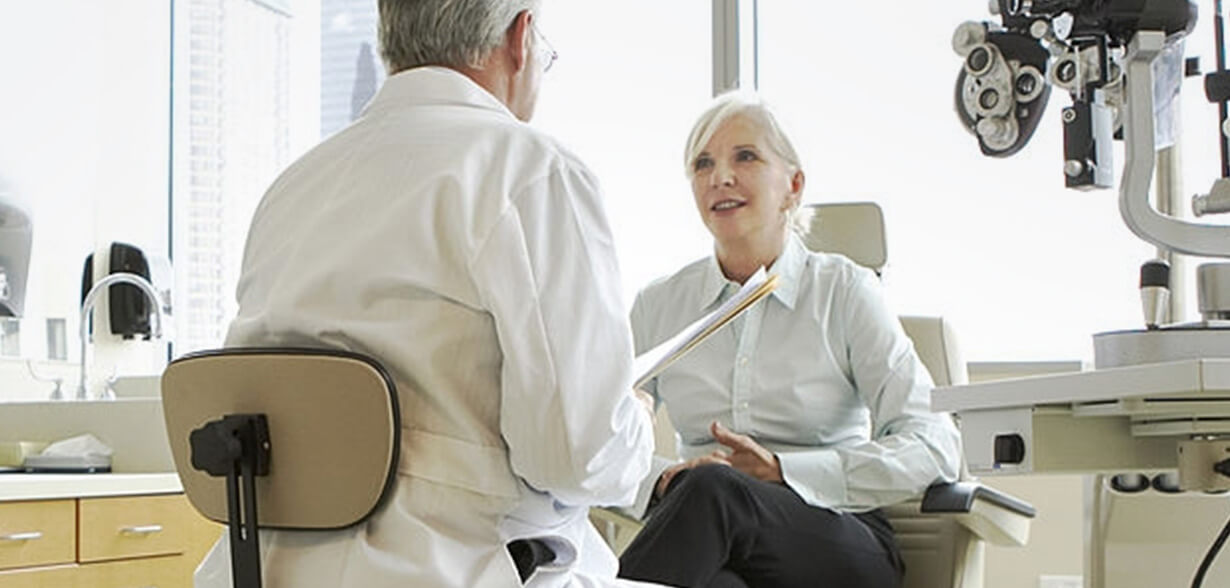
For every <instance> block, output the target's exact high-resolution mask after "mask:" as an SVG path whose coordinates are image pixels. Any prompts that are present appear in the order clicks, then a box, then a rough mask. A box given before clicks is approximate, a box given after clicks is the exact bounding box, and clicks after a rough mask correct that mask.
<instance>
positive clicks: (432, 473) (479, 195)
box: [197, 68, 653, 588]
mask: <svg viewBox="0 0 1230 588" xmlns="http://www.w3.org/2000/svg"><path fill="white" fill-rule="evenodd" d="M238 299H239V314H238V317H237V318H236V319H235V321H234V322H233V323H232V324H231V328H230V332H229V334H228V337H227V345H228V346H249V345H286V346H301V345H309V346H327V347H333V348H341V349H348V350H353V351H357V352H360V353H365V354H368V355H371V356H373V357H375V358H377V359H379V360H380V361H381V362H382V363H383V364H384V366H385V368H386V369H388V371H389V373H390V374H391V375H392V377H393V379H394V381H395V383H396V385H397V387H398V391H399V394H400V398H401V408H402V413H403V415H402V418H403V423H402V426H403V429H404V430H403V446H402V457H401V463H400V466H399V470H398V476H397V481H396V485H395V487H394V488H393V490H392V496H391V499H390V500H389V502H388V503H387V504H386V506H385V507H384V508H383V509H382V510H380V511H379V512H377V513H376V514H375V515H374V516H373V517H372V518H371V519H369V520H368V521H367V522H366V523H364V524H361V525H359V526H357V527H354V528H351V529H346V530H342V531H332V532H324V533H319V532H301V531H300V532H293V531H269V532H262V549H263V551H264V552H265V553H264V557H263V561H264V563H263V566H264V567H263V569H264V575H265V579H266V584H265V585H266V586H268V587H270V588H290V587H294V588H311V587H316V586H319V587H322V588H324V587H328V588H338V587H355V588H358V587H363V588H378V587H382V586H389V587H392V586H397V587H399V588H400V587H405V586H416V587H436V586H440V587H446V586H447V587H454V586H455V587H464V588H471V587H485V586H519V585H520V582H519V580H518V578H517V575H516V571H515V568H514V566H513V563H512V560H511V558H510V557H509V555H508V553H507V551H506V549H505V544H506V543H507V542H508V541H510V540H513V539H516V538H523V537H541V538H544V539H546V540H547V541H548V543H549V544H550V545H551V546H552V547H554V549H555V551H556V552H557V554H558V560H557V562H556V563H555V564H553V565H550V566H546V567H543V568H540V569H539V571H538V572H537V573H536V575H535V576H533V577H532V578H531V579H530V581H529V583H528V585H530V586H542V587H546V586H611V585H628V584H629V583H623V582H617V581H616V580H614V575H615V572H616V568H617V561H616V559H615V558H614V556H613V554H612V553H611V552H610V550H609V549H608V548H607V547H606V545H605V544H603V543H602V541H601V539H600V538H599V536H598V535H597V533H596V532H595V531H594V529H593V528H592V526H591V525H590V523H589V521H588V519H587V509H588V507H589V506H592V505H614V504H629V503H631V501H632V500H633V497H634V494H635V491H636V488H637V483H638V482H639V481H640V479H641V477H642V476H644V475H645V474H646V472H647V471H648V468H649V463H650V455H651V453H652V443H653V441H652V425H651V422H650V420H649V416H648V413H647V411H646V410H645V409H644V408H642V406H641V405H640V404H639V403H638V402H637V401H636V399H635V397H634V396H633V395H632V393H631V391H630V388H631V358H632V339H631V333H630V330H629V328H628V324H627V319H626V314H625V311H624V304H623V302H622V300H621V296H620V284H619V274H618V268H617V267H616V263H615V255H614V250H613V247H612V242H611V233H610V230H609V227H608V225H607V223H606V220H605V215H604V212H603V208H602V204H601V202H600V194H599V190H598V186H597V183H596V182H595V180H594V178H593V176H592V175H591V174H590V172H589V171H588V170H587V169H586V168H585V166H584V165H582V164H581V163H580V162H579V161H578V160H577V159H576V158H575V157H573V156H572V155H571V154H569V153H568V152H567V151H565V150H563V149H562V148H560V147H559V146H558V145H557V144H556V143H555V142H554V141H552V140H551V139H550V138H548V137H546V136H544V135H543V134H541V133H539V132H537V131H535V130H534V129H533V128H531V127H529V126H527V125H525V124H522V123H521V122H519V121H517V120H516V119H515V118H514V117H513V116H512V114H511V113H510V112H509V111H508V110H507V109H506V108H505V107H504V106H503V105H502V104H501V103H500V102H498V101H497V100H496V99H495V98H494V97H493V96H492V95H490V94H489V93H487V92H486V91H484V90H483V89H482V88H481V87H480V86H478V85H477V84H475V83H473V82H472V81H471V80H470V79H468V78H466V77H464V76H462V75H460V74H458V73H456V72H454V71H452V70H448V69H444V68H420V69H415V70H411V71H408V72H403V73H400V74H397V75H394V76H391V77H390V78H389V79H388V80H387V81H386V83H385V85H384V87H383V88H382V89H381V90H380V92H379V93H378V94H377V96H376V97H375V98H374V100H373V101H372V103H371V105H369V106H368V108H367V110H366V111H365V112H364V114H363V116H362V117H361V118H360V119H359V120H358V121H357V122H355V124H353V125H352V126H350V127H349V128H347V129H345V130H343V131H341V132H340V133H338V134H337V135H335V136H333V137H331V138H330V139H328V140H326V141H325V142H323V143H322V144H321V145H319V146H318V147H316V148H315V149H313V150H312V151H311V152H309V153H308V154H307V155H305V156H304V157H303V158H301V159H300V160H299V161H297V162H296V163H294V164H293V165H292V166H291V167H290V168H288V169H287V170H286V171H285V172H284V173H283V174H282V175H281V176H280V177H279V178H278V179H277V181H275V182H274V184H273V185H272V187H270V189H269V191H268V193H267V194H266V195H265V197H264V199H263V200H262V201H261V204H260V206H259V208H258V209H257V211H256V214H255V216H254V218H253V221H252V227H251V232H250V233H249V236H248V242H247V247H246V250H245V254H244V262H243V271H242V276H241V278H240V280H239V289H238ZM337 441H338V442H339V443H345V439H338V440H337ZM227 550H228V547H227V544H226V540H225V538H224V539H223V540H222V541H220V542H219V544H218V545H216V546H215V548H214V550H213V552H212V553H211V554H210V555H209V556H208V557H207V558H206V560H205V562H204V563H203V564H202V566H201V568H200V569H199V570H198V571H197V586H227V585H229V583H230V578H229V575H230V570H229V565H230V564H229V552H228V551H227Z"/></svg>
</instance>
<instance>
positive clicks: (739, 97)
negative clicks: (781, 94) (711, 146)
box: [683, 90, 803, 178]
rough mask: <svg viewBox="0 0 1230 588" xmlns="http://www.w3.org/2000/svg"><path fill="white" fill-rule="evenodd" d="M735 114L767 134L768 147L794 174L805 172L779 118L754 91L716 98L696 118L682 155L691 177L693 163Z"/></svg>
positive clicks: (730, 93) (685, 167)
mask: <svg viewBox="0 0 1230 588" xmlns="http://www.w3.org/2000/svg"><path fill="white" fill-rule="evenodd" d="M736 115H744V116H747V117H750V118H751V119H752V120H754V121H756V123H757V124H758V125H760V127H761V128H763V129H764V131H765V134H766V135H767V139H768V143H769V148H770V149H772V150H773V152H774V153H776V154H777V156H778V157H780V158H782V160H784V161H785V162H786V165H787V166H788V167H790V171H791V173H794V172H796V171H798V170H801V169H803V166H802V164H801V163H799V154H798V153H797V152H796V151H795V150H794V145H793V144H792V143H791V142H790V138H789V137H787V136H786V132H785V131H784V130H782V126H781V124H780V123H779V122H778V121H777V115H776V114H774V112H773V109H772V108H771V107H769V104H768V103H767V102H765V100H764V98H762V97H761V96H760V95H759V94H756V93H754V92H748V91H742V90H734V91H730V92H727V93H725V94H722V95H720V96H718V97H717V98H714V99H713V104H711V105H710V106H709V108H707V109H706V110H705V112H704V113H702V114H701V115H700V118H698V119H696V124H694V125H692V132H691V133H690V134H689V135H688V142H687V145H686V146H685V147H684V152H683V169H684V171H685V173H686V174H687V176H688V177H689V178H691V177H692V174H693V172H694V168H693V166H692V164H693V163H694V162H695V161H696V158H697V157H698V156H699V155H700V152H701V151H703V150H704V149H705V145H706V144H708V143H709V139H712V138H713V134H714V133H716V132H717V130H718V129H719V128H721V126H722V124H723V123H725V122H726V121H727V120H729V119H730V118H731V117H734V116H736Z"/></svg>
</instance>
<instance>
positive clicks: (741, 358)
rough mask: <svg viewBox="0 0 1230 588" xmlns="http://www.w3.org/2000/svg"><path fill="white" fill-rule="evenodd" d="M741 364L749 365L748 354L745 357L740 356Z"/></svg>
mask: <svg viewBox="0 0 1230 588" xmlns="http://www.w3.org/2000/svg"><path fill="white" fill-rule="evenodd" d="M739 365H747V356H746V355H744V356H743V357H740V358H739Z"/></svg>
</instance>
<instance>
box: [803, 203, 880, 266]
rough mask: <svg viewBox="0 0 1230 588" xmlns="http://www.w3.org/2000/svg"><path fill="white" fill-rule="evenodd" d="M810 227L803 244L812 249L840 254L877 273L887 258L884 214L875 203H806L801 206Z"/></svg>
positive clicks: (805, 225) (805, 222)
mask: <svg viewBox="0 0 1230 588" xmlns="http://www.w3.org/2000/svg"><path fill="white" fill-rule="evenodd" d="M797 214H798V215H799V219H798V220H799V222H800V223H801V224H802V225H803V226H804V227H806V228H807V232H806V234H805V235H804V237H803V243H804V244H805V245H806V246H807V248H808V249H811V250H812V251H823V252H826V253H840V254H842V255H845V256H846V257H849V258H850V260H851V261H853V262H854V263H857V264H859V265H861V266H863V267H867V268H870V269H871V270H873V271H875V272H876V273H877V274H878V273H880V270H881V269H883V267H884V264H885V263H887V261H888V245H887V243H886V242H885V237H884V213H883V211H882V210H880V206H879V205H878V204H876V203H874V202H837V203H824V204H807V205H804V206H803V207H801V208H800V209H799V212H798V213H797Z"/></svg>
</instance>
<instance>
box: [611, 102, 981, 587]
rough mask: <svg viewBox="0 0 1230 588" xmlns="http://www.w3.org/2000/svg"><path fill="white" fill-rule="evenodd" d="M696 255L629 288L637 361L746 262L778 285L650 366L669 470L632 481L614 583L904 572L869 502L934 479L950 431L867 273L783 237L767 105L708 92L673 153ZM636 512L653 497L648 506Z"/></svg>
mask: <svg viewBox="0 0 1230 588" xmlns="http://www.w3.org/2000/svg"><path fill="white" fill-rule="evenodd" d="M685 163H686V166H687V167H686V169H687V175H688V177H689V178H690V179H691V184H692V195H693V198H694V199H695V203H696V208H697V212H698V213H699V214H700V218H701V221H703V222H704V223H705V226H706V227H707V228H708V229H709V232H710V233H712V235H713V240H714V247H713V255H712V256H709V257H707V258H704V259H701V260H699V261H696V262H694V263H692V264H689V265H687V266H686V267H684V268H683V269H681V270H679V271H678V272H676V273H675V274H674V275H672V276H669V277H666V278H663V279H661V280H658V281H656V282H654V283H652V284H650V285H649V286H648V287H646V288H645V289H644V290H643V291H641V293H640V294H639V295H638V296H637V300H636V303H635V305H634V306H633V309H632V327H633V332H634V339H635V344H636V348H637V352H638V353H639V352H641V351H644V350H646V349H649V348H651V347H653V346H654V345H656V344H658V343H659V342H661V341H663V340H664V339H666V338H667V337H669V336H671V335H672V334H674V333H675V332H677V331H679V330H680V329H682V328H683V327H684V326H686V325H687V324H689V323H690V322H691V321H693V320H695V319H696V318H698V317H699V316H701V315H703V314H704V313H706V312H708V311H710V310H712V309H713V308H714V307H715V306H716V305H718V304H721V302H722V301H723V300H724V299H725V298H726V297H727V296H729V295H730V294H732V293H733V292H734V291H735V290H737V288H738V286H739V285H740V284H742V283H743V282H744V281H746V280H747V279H748V278H749V277H750V276H751V275H752V274H753V273H755V272H756V271H757V270H758V269H759V268H761V267H764V268H767V269H768V271H769V272H770V273H775V274H777V275H778V276H779V285H778V288H777V290H776V291H774V292H773V294H772V295H770V296H769V297H768V298H766V299H765V300H763V301H761V302H759V303H757V305H756V306H754V307H753V308H752V309H750V310H749V311H748V312H747V313H746V314H744V315H743V316H741V317H740V318H739V319H737V320H736V321H735V323H734V324H733V325H731V326H730V328H728V329H726V330H725V331H724V332H722V333H719V334H718V335H716V336H715V337H714V338H713V339H711V340H709V341H706V343H705V344H704V345H703V346H702V347H700V348H698V349H697V350H695V351H694V352H693V353H692V354H691V355H689V356H687V357H685V358H684V359H683V360H681V361H680V362H679V363H677V364H676V365H674V366H672V367H671V368H670V369H668V370H667V371H666V372H664V373H663V374H661V375H660V376H659V377H658V378H657V379H655V380H654V381H653V382H651V384H650V385H649V386H648V388H649V389H648V390H647V392H649V393H650V394H652V395H653V396H654V397H655V399H657V400H658V401H660V402H664V403H666V406H667V408H668V411H669V413H670V416H671V421H672V424H673V425H674V426H675V429H676V431H677V432H678V434H679V437H678V441H679V449H680V455H681V456H683V461H680V462H678V463H667V462H666V461H665V460H661V459H658V462H657V463H655V467H654V468H653V470H652V472H651V475H650V476H649V477H648V478H647V480H646V483H645V484H643V485H642V491H641V494H640V497H639V498H640V499H639V500H638V503H637V507H636V508H637V509H638V511H639V513H638V514H646V511H648V512H647V515H648V520H647V522H646V527H645V528H644V530H643V531H642V532H641V533H640V535H638V537H637V538H636V540H635V541H634V542H633V543H632V544H631V545H630V546H629V548H628V549H627V551H626V552H625V553H624V555H623V556H622V558H621V560H620V575H621V576H623V577H627V578H632V579H639V580H650V581H656V582H661V583H664V584H669V585H673V586H724V587H725V586H731V587H745V586H751V587H756V588H762V587H763V588H778V587H781V588H786V587H794V586H807V587H816V586H833V587H841V588H858V587H863V586H866V587H876V588H885V587H891V586H897V585H899V584H900V581H901V575H902V573H903V569H902V564H901V559H900V554H899V552H898V549H897V546H896V543H895V541H894V539H893V533H892V529H891V527H890V526H889V524H888V522H887V521H886V520H885V519H884V517H883V516H882V515H881V514H880V513H879V512H878V511H877V508H879V507H881V506H885V505H888V504H891V503H894V502H898V501H901V500H904V499H907V498H910V497H912V496H915V495H918V494H920V493H921V492H922V491H923V490H925V489H926V487H927V486H928V485H930V484H932V483H933V482H938V481H951V480H953V479H955V478H956V476H957V472H958V467H959V456H960V439H959V436H958V434H957V431H956V428H955V427H954V425H953V423H952V420H951V419H950V418H949V416H948V415H945V414H936V413H932V412H931V411H930V410H929V406H930V399H931V389H932V387H933V385H932V382H931V378H930V376H929V375H928V373H927V370H926V368H925V367H924V366H923V364H922V362H921V361H920V360H919V358H918V356H917V354H916V353H915V352H914V349H913V346H912V345H911V343H910V340H909V339H908V338H907V336H906V335H905V333H904V332H903V331H902V329H901V326H900V324H899V323H898V322H897V318H896V315H895V314H894V313H893V312H891V311H890V310H889V308H888V306H887V305H886V304H885V302H884V300H883V297H882V294H881V290H880V284H879V282H878V280H877V279H876V277H875V275H874V274H873V273H872V272H871V271H869V270H867V269H865V268H861V267H859V266H857V265H855V264H854V263H853V262H851V261H850V260H848V259H846V258H845V257H842V256H839V255H829V254H823V253H814V252H810V251H808V250H807V249H806V248H805V247H804V246H803V243H802V241H801V240H800V238H799V237H798V236H797V235H795V234H794V233H793V231H791V230H790V227H791V222H790V221H791V218H792V214H793V212H794V211H795V210H796V209H797V207H798V205H799V202H800V199H801V198H802V195H803V188H804V185H805V176H804V173H803V170H802V167H801V165H800V164H799V158H798V156H797V155H796V153H795V150H794V148H793V146H792V145H791V143H790V140H789V138H788V137H787V136H786V134H785V132H784V131H783V130H782V129H781V127H780V125H779V124H778V122H777V118H776V117H775V116H774V114H773V112H772V111H771V110H770V109H769V107H768V106H766V105H765V103H764V102H763V100H761V99H760V98H759V97H757V96H755V95H751V94H746V93H735V94H727V95H724V96H721V97H719V98H718V99H717V100H716V101H715V102H714V104H713V105H712V106H711V107H710V108H709V109H708V110H706V111H705V112H704V114H702V115H701V117H700V119H699V120H698V121H697V123H696V125H695V126H694V128H693V129H692V132H691V135H690V137H689V138H688V142H687V147H686V159H685ZM651 503H652V504H651Z"/></svg>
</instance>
